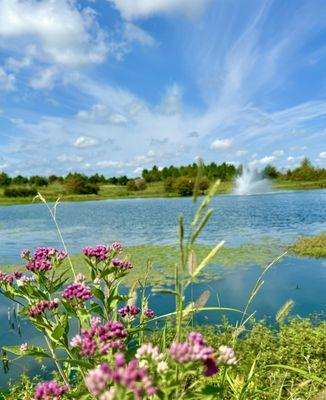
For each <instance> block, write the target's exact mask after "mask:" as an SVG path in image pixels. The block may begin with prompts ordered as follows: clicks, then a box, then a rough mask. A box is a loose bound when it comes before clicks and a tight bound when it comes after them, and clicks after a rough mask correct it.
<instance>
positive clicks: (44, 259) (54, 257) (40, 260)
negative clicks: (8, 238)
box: [21, 247, 67, 272]
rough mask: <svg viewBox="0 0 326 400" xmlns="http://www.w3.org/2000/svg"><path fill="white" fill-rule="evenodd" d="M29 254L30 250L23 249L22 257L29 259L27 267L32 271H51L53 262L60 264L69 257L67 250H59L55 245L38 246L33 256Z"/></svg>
mask: <svg viewBox="0 0 326 400" xmlns="http://www.w3.org/2000/svg"><path fill="white" fill-rule="evenodd" d="M29 255H30V252H29V250H23V251H22V254H21V257H22V258H25V259H27V260H28V263H27V265H26V268H27V269H28V270H29V271H32V272H36V271H39V272H44V271H49V270H50V269H52V266H53V264H60V263H61V262H62V261H63V260H64V259H65V258H66V257H67V253H66V252H65V251H60V250H57V249H55V248H54V247H38V248H37V249H36V250H35V252H34V256H33V257H32V258H30V257H29Z"/></svg>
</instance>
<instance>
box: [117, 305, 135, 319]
mask: <svg viewBox="0 0 326 400" xmlns="http://www.w3.org/2000/svg"><path fill="white" fill-rule="evenodd" d="M118 313H119V314H120V315H121V317H127V316H128V317H134V316H135V315H137V314H139V313H140V309H139V308H138V307H136V306H133V305H132V306H125V307H123V308H120V310H118Z"/></svg>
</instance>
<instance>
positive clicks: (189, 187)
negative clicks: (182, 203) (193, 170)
mask: <svg viewBox="0 0 326 400" xmlns="http://www.w3.org/2000/svg"><path fill="white" fill-rule="evenodd" d="M194 185H195V180H194V178H191V177H190V176H180V177H179V178H177V179H176V180H175V184H174V186H175V189H176V191H177V193H178V194H179V195H180V196H191V195H192V194H193V191H194Z"/></svg>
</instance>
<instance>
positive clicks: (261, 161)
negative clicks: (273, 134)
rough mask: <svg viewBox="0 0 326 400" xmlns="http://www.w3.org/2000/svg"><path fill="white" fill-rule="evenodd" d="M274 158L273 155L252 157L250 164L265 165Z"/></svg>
mask: <svg viewBox="0 0 326 400" xmlns="http://www.w3.org/2000/svg"><path fill="white" fill-rule="evenodd" d="M275 159H276V157H275V156H266V157H263V158H260V159H254V160H252V161H250V166H252V167H254V166H256V165H266V164H269V163H271V162H273V161H274V160H275Z"/></svg>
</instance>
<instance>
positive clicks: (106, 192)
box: [0, 180, 326, 205]
mask: <svg viewBox="0 0 326 400" xmlns="http://www.w3.org/2000/svg"><path fill="white" fill-rule="evenodd" d="M233 187H234V183H233V182H221V184H220V186H219V189H218V191H217V193H218V194H225V193H230V192H231V191H232V189H233ZM274 188H275V189H276V190H310V189H323V188H326V181H317V182H309V181H285V180H275V181H274ZM37 189H38V191H40V192H41V193H42V194H43V196H44V197H45V198H46V199H47V200H48V201H55V200H56V199H57V198H58V197H59V196H60V197H61V201H94V200H106V199H123V198H139V197H143V198H146V197H149V198H151V197H179V195H178V193H176V192H172V193H166V192H165V190H164V185H163V182H154V183H149V184H148V185H147V188H146V189H145V190H142V191H128V189H127V187H126V186H119V185H101V186H100V191H99V193H98V194H97V195H96V194H79V195H76V194H69V193H68V192H67V190H66V189H65V187H64V185H61V184H50V185H48V186H44V187H39V188H37ZM32 202H33V198H32V197H16V198H13V197H5V196H4V195H3V189H0V205H14V204H29V203H32Z"/></svg>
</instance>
